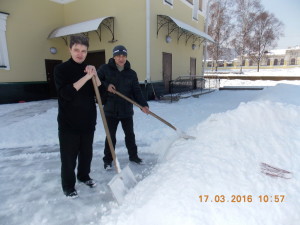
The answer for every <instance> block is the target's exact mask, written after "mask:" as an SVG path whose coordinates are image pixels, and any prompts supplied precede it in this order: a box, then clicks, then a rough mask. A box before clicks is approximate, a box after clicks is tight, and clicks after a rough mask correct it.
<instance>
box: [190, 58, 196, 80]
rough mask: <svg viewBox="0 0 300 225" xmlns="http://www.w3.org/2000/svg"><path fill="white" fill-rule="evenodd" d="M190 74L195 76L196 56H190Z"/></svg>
mask: <svg viewBox="0 0 300 225" xmlns="http://www.w3.org/2000/svg"><path fill="white" fill-rule="evenodd" d="M190 75H191V76H196V58H190Z"/></svg>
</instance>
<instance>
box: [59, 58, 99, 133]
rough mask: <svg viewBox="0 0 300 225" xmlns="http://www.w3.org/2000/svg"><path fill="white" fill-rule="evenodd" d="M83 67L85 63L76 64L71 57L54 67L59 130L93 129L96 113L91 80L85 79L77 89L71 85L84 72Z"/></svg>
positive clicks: (70, 131)
mask: <svg viewBox="0 0 300 225" xmlns="http://www.w3.org/2000/svg"><path fill="white" fill-rule="evenodd" d="M85 67H86V64H85V63H81V64H78V63H76V62H75V61H74V60H73V59H72V58H70V59H69V60H68V61H66V62H64V63H62V64H60V65H58V66H56V67H55V70H54V80H55V85H56V89H57V93H58V117H57V121H58V128H59V130H60V131H64V132H68V133H74V134H84V133H90V132H93V131H94V130H95V125H96V116H97V114H96V105H95V92H94V88H93V83H92V80H89V81H87V82H86V83H85V85H83V86H82V88H80V89H79V91H77V90H76V89H75V88H74V87H73V83H75V82H77V81H78V80H79V79H80V78H82V77H83V76H84V75H85V74H86V73H84V69H85Z"/></svg>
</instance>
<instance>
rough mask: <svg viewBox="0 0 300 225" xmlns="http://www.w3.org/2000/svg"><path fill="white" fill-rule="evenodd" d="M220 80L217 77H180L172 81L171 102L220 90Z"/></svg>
mask: <svg viewBox="0 0 300 225" xmlns="http://www.w3.org/2000/svg"><path fill="white" fill-rule="evenodd" d="M219 86H220V79H219V78H218V77H217V76H215V77H210V78H204V77H203V76H180V77H178V78H177V79H176V80H171V81H170V97H171V101H174V100H178V99H179V98H185V97H190V96H195V95H201V94H203V93H207V92H210V91H212V90H215V89H218V88H219Z"/></svg>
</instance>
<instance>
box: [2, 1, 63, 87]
mask: <svg viewBox="0 0 300 225" xmlns="http://www.w3.org/2000/svg"><path fill="white" fill-rule="evenodd" d="M1 11H3V12H6V13H9V15H8V17H7V21H6V41H7V48H8V57H9V63H10V70H0V82H30V81H46V72H45V59H55V58H62V57H63V55H62V53H61V52H58V54H56V55H52V54H51V53H50V52H49V48H50V47H51V45H56V46H57V47H58V46H61V45H62V44H60V43H59V42H56V41H55V40H54V41H53V42H48V40H47V36H48V34H49V32H50V31H51V29H52V28H53V27H56V26H59V25H61V21H62V20H63V6H62V5H60V4H57V3H54V2H51V1H41V0H26V1H24V0H1Z"/></svg>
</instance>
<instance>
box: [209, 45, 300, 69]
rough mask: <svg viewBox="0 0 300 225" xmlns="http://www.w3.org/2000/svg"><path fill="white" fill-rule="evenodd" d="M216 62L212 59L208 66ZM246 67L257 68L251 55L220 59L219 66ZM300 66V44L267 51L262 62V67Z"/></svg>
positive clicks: (212, 65) (230, 67)
mask: <svg viewBox="0 0 300 225" xmlns="http://www.w3.org/2000/svg"><path fill="white" fill-rule="evenodd" d="M215 65H216V62H212V61H211V60H208V61H207V64H206V68H208V69H209V68H212V69H213V67H215ZM241 66H242V67H243V68H245V69H255V68H256V67H257V63H256V62H254V61H253V59H251V58H250V57H249V56H244V58H243V60H241V59H240V58H239V57H238V58H236V59H234V60H228V61H227V60H219V61H218V67H221V68H226V69H237V68H240V67H241ZM291 67H300V45H298V46H295V47H290V48H288V49H276V50H270V51H267V52H266V53H265V55H264V56H263V58H262V60H261V62H260V68H263V69H271V68H283V69H284V68H291Z"/></svg>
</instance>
